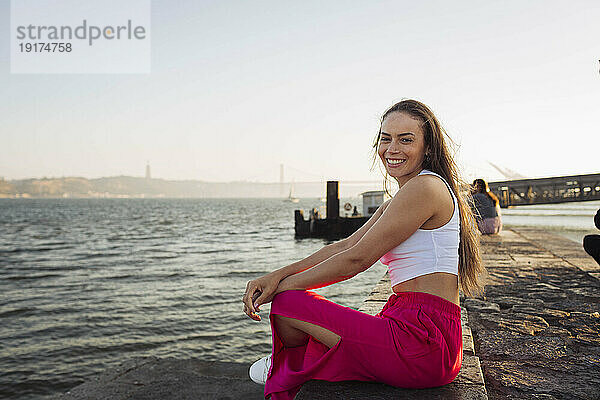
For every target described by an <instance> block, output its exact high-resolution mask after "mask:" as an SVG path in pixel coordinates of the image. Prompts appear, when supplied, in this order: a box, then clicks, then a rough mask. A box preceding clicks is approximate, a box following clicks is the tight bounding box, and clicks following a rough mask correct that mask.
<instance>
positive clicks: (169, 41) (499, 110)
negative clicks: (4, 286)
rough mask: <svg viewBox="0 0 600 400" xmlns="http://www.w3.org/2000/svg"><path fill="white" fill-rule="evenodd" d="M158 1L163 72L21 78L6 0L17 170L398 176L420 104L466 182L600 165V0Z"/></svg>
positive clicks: (2, 46)
mask: <svg viewBox="0 0 600 400" xmlns="http://www.w3.org/2000/svg"><path fill="white" fill-rule="evenodd" d="M50 3H52V2H50ZM151 4H152V9H151V18H152V23H151V32H150V34H151V72H150V73H149V74H11V73H10V53H9V49H10V42H9V38H10V36H9V35H10V34H11V32H10V2H9V1H8V0H0V92H1V93H2V94H1V95H0V176H2V177H4V178H5V179H23V178H34V177H62V176H81V177H86V178H97V177H103V176H115V175H130V176H143V175H144V172H145V167H146V162H149V163H150V166H151V170H152V176H153V177H155V178H164V179H197V180H203V181H240V180H247V181H257V182H276V181H279V177H280V175H279V174H280V167H279V166H280V164H283V165H284V178H285V180H286V181H291V180H295V181H296V182H298V181H318V180H320V179H335V180H340V181H344V180H346V181H364V180H366V181H373V180H380V179H381V176H382V175H381V170H382V166H378V165H375V167H374V168H373V169H371V157H372V152H373V149H372V143H373V139H374V137H375V135H376V134H377V132H378V129H379V118H380V116H381V114H382V113H383V112H384V111H385V110H386V109H387V108H388V107H389V106H391V105H392V104H394V103H395V102H397V101H399V100H401V99H403V98H414V99H417V100H419V101H422V102H423V103H425V104H427V105H428V106H429V107H430V108H431V109H432V110H433V111H434V113H435V114H436V115H437V117H438V118H439V120H440V121H441V123H442V125H443V126H444V127H445V129H446V131H447V132H448V134H449V136H450V137H451V138H452V139H453V140H454V142H455V143H456V145H457V147H456V155H455V157H456V160H457V162H458V164H459V166H460V168H461V172H462V174H463V176H464V177H465V178H466V179H473V178H475V177H484V178H485V179H488V180H503V179H504V177H503V176H502V175H501V174H500V173H498V172H497V171H496V170H495V169H494V168H493V167H492V166H491V165H490V164H489V163H490V162H491V163H493V164H495V165H498V166H500V167H502V168H507V169H510V170H513V171H515V172H517V173H519V174H521V175H523V176H526V177H546V176H559V175H571V174H585V173H598V172H600V162H599V161H598V158H599V157H598V151H599V149H600V132H599V127H600V72H599V70H600V63H599V60H600V24H598V22H597V21H599V20H600V2H598V1H596V0H592V1H570V2H565V1H551V0H544V1H527V2H524V1H511V0H509V1H503V2H496V1H453V2H447V1H423V2H412V1H411V2H409V1H366V0H364V1H335V0H332V1H322V0H319V1H312V0H305V1H301V2H300V1H295V2H291V1H277V0H275V1H270V0H265V1H258V2H257V1H227V0H219V1H189V0H183V1H177V2H172V1H166V0H160V1H159V0H157V1H152V3H151Z"/></svg>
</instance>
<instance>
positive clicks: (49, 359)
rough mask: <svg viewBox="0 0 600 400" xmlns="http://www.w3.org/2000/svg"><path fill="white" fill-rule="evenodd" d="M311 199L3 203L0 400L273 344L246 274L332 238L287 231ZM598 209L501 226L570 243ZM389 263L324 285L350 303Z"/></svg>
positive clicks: (541, 214)
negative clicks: (247, 305)
mask: <svg viewBox="0 0 600 400" xmlns="http://www.w3.org/2000/svg"><path fill="white" fill-rule="evenodd" d="M345 201H350V202H352V203H353V204H357V199H340V203H341V204H344V202H345ZM320 205H321V202H320V200H319V199H301V200H300V203H298V204H293V203H284V202H282V201H281V200H279V199H185V200H176V199H89V200H88V199H63V200H30V199H0V398H9V399H17V398H18V399H33V398H43V397H45V396H46V395H51V394H55V393H58V392H63V391H66V390H68V389H69V388H71V387H73V386H75V385H77V384H79V383H82V382H83V381H84V380H85V379H88V378H90V377H91V376H93V375H95V374H97V373H99V372H101V371H103V370H105V369H106V368H109V367H113V366H116V365H117V364H119V363H120V362H122V361H124V360H126V359H128V358H131V357H134V356H149V355H154V356H159V357H166V356H172V357H178V358H191V357H197V358H202V359H205V360H223V361H238V362H248V363H249V362H252V361H254V360H256V359H257V358H259V357H261V356H263V355H264V354H266V353H268V352H269V351H270V343H271V341H270V340H271V339H270V329H269V325H268V318H264V319H263V321H262V322H259V323H257V322H253V321H251V320H250V319H248V318H247V317H245V315H244V314H243V313H242V311H241V310H242V305H241V302H240V298H241V295H242V293H243V291H244V288H245V286H246V282H247V281H248V280H250V279H252V278H253V277H257V276H260V275H262V274H265V273H267V272H270V271H272V270H274V269H276V268H279V267H282V266H284V265H287V264H289V263H292V262H295V261H297V260H300V259H302V258H304V257H306V256H308V255H310V254H312V253H313V252H315V251H317V250H318V249H319V248H320V247H322V246H323V245H324V244H326V243H327V242H326V241H324V240H320V239H303V240H297V239H295V238H294V225H293V224H294V222H293V215H294V209H297V208H303V209H305V210H308V209H310V208H312V207H315V206H317V207H318V206H320ZM599 206H600V202H590V203H571V204H564V205H556V206H527V207H520V208H515V209H510V210H503V213H504V220H505V223H506V224H509V225H510V224H512V225H535V226H545V227H547V228H548V229H555V230H557V231H560V232H561V233H564V232H567V233H568V234H569V235H571V236H572V237H571V238H572V239H573V240H578V239H579V238H580V237H583V234H585V233H587V232H592V233H593V232H594V230H595V228H594V227H593V223H592V217H593V215H594V214H595V211H596V209H597V208H598V207H599ZM360 208H361V207H360V204H359V210H360ZM305 215H308V213H307V212H306V213H305ZM384 272H385V266H383V265H382V264H380V263H379V262H377V263H376V264H375V265H374V266H373V267H372V268H370V269H369V270H367V271H366V272H364V273H362V274H360V275H358V276H356V277H354V278H353V279H350V280H348V281H346V282H342V283H339V284H336V285H333V286H329V287H326V288H323V289H320V290H319V291H320V292H321V293H322V294H324V295H325V296H327V297H328V298H330V299H331V300H333V301H336V302H338V303H341V304H343V305H346V306H350V307H353V308H358V307H359V306H360V304H361V302H362V300H363V299H364V298H365V297H366V295H367V294H368V293H369V292H370V290H371V288H372V286H373V285H374V284H375V283H376V282H377V281H378V280H379V279H380V278H381V276H382V275H383V273H384ZM268 311H269V309H268V307H265V308H264V309H263V311H262V314H263V316H266V315H268Z"/></svg>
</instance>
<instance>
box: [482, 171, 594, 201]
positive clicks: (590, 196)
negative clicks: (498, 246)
mask: <svg viewBox="0 0 600 400" xmlns="http://www.w3.org/2000/svg"><path fill="white" fill-rule="evenodd" d="M488 185H489V187H490V190H491V191H492V192H494V194H496V196H498V199H500V207H502V208H506V207H510V206H520V205H532V204H549V203H567V202H574V201H590V200H600V174H587V175H569V176H556V177H552V178H538V179H518V180H510V181H500V182H489V183H488Z"/></svg>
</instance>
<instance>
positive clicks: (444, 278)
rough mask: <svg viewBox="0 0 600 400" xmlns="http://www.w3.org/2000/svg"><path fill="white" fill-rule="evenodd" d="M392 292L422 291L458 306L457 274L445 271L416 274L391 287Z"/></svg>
mask: <svg viewBox="0 0 600 400" xmlns="http://www.w3.org/2000/svg"><path fill="white" fill-rule="evenodd" d="M392 291H393V292H394V293H400V292H423V293H429V294H433V295H436V296H439V297H441V298H443V299H446V300H448V301H451V302H452V303H454V304H456V305H457V306H460V300H459V298H458V276H456V275H454V274H449V273H446V272H434V273H432V274H427V275H421V276H417V277H416V278H413V279H410V280H408V281H405V282H401V283H398V284H396V285H394V287H393V288H392Z"/></svg>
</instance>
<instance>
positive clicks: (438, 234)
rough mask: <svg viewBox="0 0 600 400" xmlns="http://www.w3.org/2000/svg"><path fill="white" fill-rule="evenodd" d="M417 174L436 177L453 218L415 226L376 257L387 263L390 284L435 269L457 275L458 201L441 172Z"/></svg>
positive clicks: (435, 270) (427, 171)
mask: <svg viewBox="0 0 600 400" xmlns="http://www.w3.org/2000/svg"><path fill="white" fill-rule="evenodd" d="M419 175H435V176H437V177H439V178H440V179H441V180H442V181H444V183H445V184H446V186H447V187H448V190H449V191H450V194H451V195H452V200H453V201H454V212H453V213H452V218H450V221H448V222H447V223H446V224H445V225H442V226H440V227H439V228H435V229H420V228H419V229H418V230H417V231H416V232H415V233H413V234H412V235H411V236H410V237H409V238H408V239H406V240H405V241H404V242H402V243H400V244H399V245H398V246H396V247H394V248H393V249H391V250H390V251H388V252H387V253H385V254H384V255H383V256H382V257H381V258H380V259H379V260H380V261H381V262H382V263H383V264H385V265H387V266H388V269H389V274H390V280H391V281H392V287H393V286H394V285H396V284H398V283H401V282H404V281H407V280H409V279H412V278H416V277H417V276H421V275H426V274H431V273H434V272H448V273H451V274H455V275H458V243H459V240H460V217H459V210H458V202H457V201H456V197H455V196H454V193H452V189H450V186H449V185H448V183H447V182H446V181H445V180H444V178H442V177H441V176H440V175H438V174H436V173H434V172H431V171H429V170H426V169H424V170H423V171H421V172H420V173H419Z"/></svg>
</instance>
